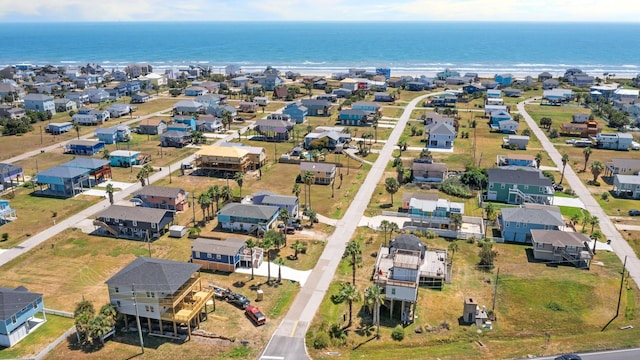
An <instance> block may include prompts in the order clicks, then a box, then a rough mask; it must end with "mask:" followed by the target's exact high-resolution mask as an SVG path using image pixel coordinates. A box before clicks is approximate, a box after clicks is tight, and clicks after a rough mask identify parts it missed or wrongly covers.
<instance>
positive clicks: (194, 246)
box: [191, 237, 264, 273]
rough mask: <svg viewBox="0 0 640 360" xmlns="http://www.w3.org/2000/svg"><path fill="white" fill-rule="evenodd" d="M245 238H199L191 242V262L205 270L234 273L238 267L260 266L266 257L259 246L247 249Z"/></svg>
mask: <svg viewBox="0 0 640 360" xmlns="http://www.w3.org/2000/svg"><path fill="white" fill-rule="evenodd" d="M245 240H246V239H244V238H234V237H231V238H227V239H224V240H217V239H205V238H197V239H194V240H193V241H192V242H191V262H192V263H194V264H198V265H200V266H202V269H204V270H211V271H223V272H228V273H232V272H234V271H235V270H236V269H237V268H251V267H254V268H258V267H260V265H262V261H263V259H264V250H263V249H262V248H259V247H254V248H253V249H247V248H246V246H245Z"/></svg>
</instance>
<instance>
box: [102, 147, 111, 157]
mask: <svg viewBox="0 0 640 360" xmlns="http://www.w3.org/2000/svg"><path fill="white" fill-rule="evenodd" d="M110 154H111V153H110V152H109V150H108V149H104V150H102V158H103V159H108V158H109V155H110Z"/></svg>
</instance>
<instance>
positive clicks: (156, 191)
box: [133, 185, 184, 198]
mask: <svg viewBox="0 0 640 360" xmlns="http://www.w3.org/2000/svg"><path fill="white" fill-rule="evenodd" d="M181 192H182V193H184V190H182V189H180V188H174V187H168V186H153V185H148V186H144V187H142V189H140V190H138V191H136V192H135V193H133V195H134V196H136V195H146V196H159V197H168V198H176V197H178V194H180V193H181Z"/></svg>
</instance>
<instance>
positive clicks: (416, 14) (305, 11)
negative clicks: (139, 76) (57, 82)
mask: <svg viewBox="0 0 640 360" xmlns="http://www.w3.org/2000/svg"><path fill="white" fill-rule="evenodd" d="M256 20H261V21H536V22H545V21H554V22H634V23H638V22H640V4H639V3H638V1H637V0H608V1H602V0H0V22H83V21H84V22H96V21H99V22H100V21H256Z"/></svg>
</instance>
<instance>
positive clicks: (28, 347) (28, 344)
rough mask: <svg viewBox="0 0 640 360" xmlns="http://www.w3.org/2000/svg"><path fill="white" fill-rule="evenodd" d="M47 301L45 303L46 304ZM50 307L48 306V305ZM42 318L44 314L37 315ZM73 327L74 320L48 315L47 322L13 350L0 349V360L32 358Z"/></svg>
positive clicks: (13, 347)
mask: <svg viewBox="0 0 640 360" xmlns="http://www.w3.org/2000/svg"><path fill="white" fill-rule="evenodd" d="M46 300H47V299H45V303H46ZM47 306H48V304H47ZM37 317H38V318H42V314H38V315H37ZM71 326H73V319H70V318H66V317H62V316H56V315H52V314H47V321H46V322H45V323H44V324H42V325H40V327H38V328H37V329H36V330H35V331H32V332H31V333H29V336H27V337H26V338H24V339H22V340H21V341H20V342H19V343H17V344H16V345H14V346H12V347H11V348H0V359H22V358H30V357H34V356H35V355H37V354H38V353H39V352H40V351H42V350H43V349H44V348H45V346H46V345H47V344H49V343H51V342H53V341H54V340H55V339H57V338H58V337H59V336H60V335H62V334H63V333H64V332H65V331H67V330H68V329H69V328H71Z"/></svg>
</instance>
